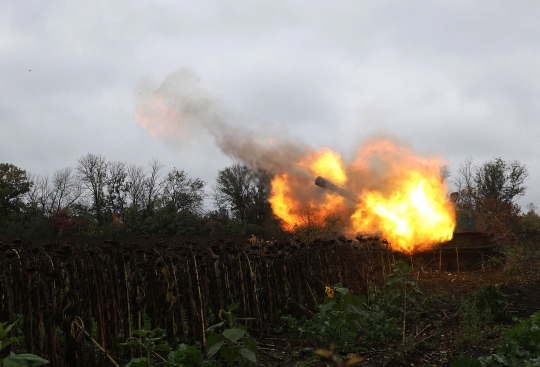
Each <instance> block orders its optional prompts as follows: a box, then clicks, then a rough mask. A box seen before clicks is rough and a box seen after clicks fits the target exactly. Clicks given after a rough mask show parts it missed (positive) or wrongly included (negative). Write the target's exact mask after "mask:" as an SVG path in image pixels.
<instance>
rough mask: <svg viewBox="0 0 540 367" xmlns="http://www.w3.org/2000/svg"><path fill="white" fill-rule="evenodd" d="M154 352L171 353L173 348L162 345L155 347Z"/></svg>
mask: <svg viewBox="0 0 540 367" xmlns="http://www.w3.org/2000/svg"><path fill="white" fill-rule="evenodd" d="M154 350H155V351H158V352H170V351H171V350H172V349H171V346H170V345H167V344H160V345H156V346H155V347H154Z"/></svg>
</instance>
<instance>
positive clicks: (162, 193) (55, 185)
mask: <svg viewBox="0 0 540 367" xmlns="http://www.w3.org/2000/svg"><path fill="white" fill-rule="evenodd" d="M163 167H164V166H163V165H162V164H161V163H160V162H159V160H158V159H153V160H152V161H151V162H149V164H148V166H147V167H142V166H138V165H128V164H127V163H125V162H109V161H107V160H106V158H105V157H104V156H102V155H95V154H87V155H85V156H83V157H81V158H79V159H78V160H77V164H76V165H75V167H74V168H72V167H66V168H63V169H59V170H57V171H55V172H54V173H53V174H52V176H38V175H33V174H29V173H27V172H26V171H25V170H24V169H21V168H19V167H16V166H15V165H13V164H9V163H0V235H4V236H30V237H38V236H48V235H55V236H56V235H119V236H120V235H128V236H129V235H133V236H139V235H184V236H189V235H204V234H210V233H213V232H218V233H222V234H246V233H247V232H250V231H251V232H253V231H257V230H259V231H260V230H261V229H268V230H271V231H272V230H276V228H278V223H277V222H276V221H275V220H273V219H272V216H271V210H270V206H269V204H268V192H269V190H268V186H269V179H270V176H269V175H268V174H267V173H266V172H263V171H257V172H255V171H253V170H250V169H249V168H247V167H246V166H244V165H241V164H234V165H232V166H230V167H227V168H225V169H223V170H221V171H219V173H218V176H217V179H216V182H215V184H214V185H212V187H211V190H210V192H208V191H206V186H207V183H206V182H204V181H203V180H201V179H200V178H192V177H189V176H188V174H187V173H186V172H185V171H184V170H182V169H177V168H173V169H172V170H171V171H169V172H166V173H165V172H163ZM208 202H212V203H213V204H214V208H213V209H211V210H207V209H206V208H205V204H207V203H208Z"/></svg>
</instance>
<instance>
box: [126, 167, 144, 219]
mask: <svg viewBox="0 0 540 367" xmlns="http://www.w3.org/2000/svg"><path fill="white" fill-rule="evenodd" d="M127 181H128V185H127V187H128V199H129V202H130V204H131V205H132V207H133V208H135V210H137V211H138V210H140V209H141V206H142V203H143V202H144V194H145V181H146V173H145V172H144V168H143V167H141V166H137V165H134V164H133V165H130V166H128V167H127Z"/></svg>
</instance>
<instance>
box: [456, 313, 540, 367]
mask: <svg viewBox="0 0 540 367" xmlns="http://www.w3.org/2000/svg"><path fill="white" fill-rule="evenodd" d="M517 366H525V367H537V366H540V312H537V313H535V314H534V315H532V316H531V317H530V318H528V319H526V320H523V321H522V322H520V323H519V324H518V325H516V326H515V327H514V328H512V329H510V330H508V331H507V332H506V334H505V335H504V337H503V342H502V344H501V345H499V346H497V347H496V348H495V353H493V354H491V355H489V356H487V357H481V358H479V359H478V360H474V359H473V358H472V357H470V356H462V357H460V358H459V359H458V360H457V361H455V362H454V363H452V367H517Z"/></svg>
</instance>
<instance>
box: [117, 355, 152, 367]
mask: <svg viewBox="0 0 540 367" xmlns="http://www.w3.org/2000/svg"><path fill="white" fill-rule="evenodd" d="M151 360H152V359H151ZM149 365H150V363H148V360H147V359H146V357H141V358H132V359H131V361H129V363H128V364H126V365H125V366H124V367H148V366H149Z"/></svg>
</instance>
